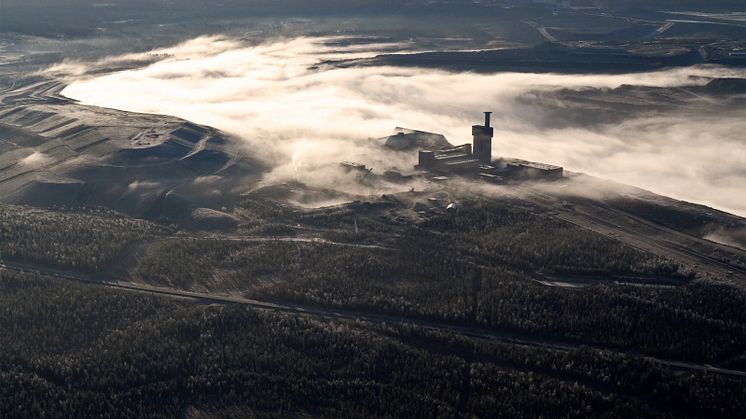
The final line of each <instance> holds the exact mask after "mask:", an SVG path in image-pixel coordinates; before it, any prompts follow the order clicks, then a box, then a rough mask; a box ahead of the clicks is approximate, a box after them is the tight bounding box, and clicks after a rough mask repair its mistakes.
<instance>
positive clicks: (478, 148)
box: [471, 112, 495, 164]
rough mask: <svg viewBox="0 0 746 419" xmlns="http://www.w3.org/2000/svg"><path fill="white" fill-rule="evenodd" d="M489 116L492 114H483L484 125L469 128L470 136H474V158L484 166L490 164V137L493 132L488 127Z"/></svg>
mask: <svg viewBox="0 0 746 419" xmlns="http://www.w3.org/2000/svg"><path fill="white" fill-rule="evenodd" d="M491 115H492V112H485V113H484V125H474V126H473V127H471V134H472V135H473V136H474V147H472V149H473V150H474V157H476V158H477V159H479V161H480V162H482V163H484V164H490V163H492V136H493V134H494V132H495V130H494V129H492V127H490V116H491Z"/></svg>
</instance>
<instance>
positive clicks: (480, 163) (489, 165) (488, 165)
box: [392, 112, 564, 182]
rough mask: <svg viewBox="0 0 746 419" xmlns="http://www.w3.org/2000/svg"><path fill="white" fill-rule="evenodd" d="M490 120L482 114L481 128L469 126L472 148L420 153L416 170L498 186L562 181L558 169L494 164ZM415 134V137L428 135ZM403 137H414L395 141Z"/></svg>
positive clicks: (464, 146) (523, 163) (510, 162)
mask: <svg viewBox="0 0 746 419" xmlns="http://www.w3.org/2000/svg"><path fill="white" fill-rule="evenodd" d="M491 116H492V112H485V113H484V125H474V126H472V128H471V133H472V136H473V141H472V144H462V145H460V146H455V147H453V146H449V147H441V148H438V149H425V150H422V149H421V150H419V161H418V164H417V165H416V166H415V168H416V169H418V170H424V171H427V172H429V173H433V174H437V175H439V177H441V178H442V176H443V175H449V174H457V175H473V176H479V177H481V178H482V179H484V180H488V181H493V182H499V181H501V180H503V179H504V178H511V179H516V178H518V179H544V180H552V179H559V178H562V176H563V173H564V169H563V168H562V167H560V166H554V165H551V164H545V163H537V162H530V161H525V160H517V159H507V158H500V159H497V160H493V159H492V138H493V137H494V128H493V127H492V126H490V120H491ZM413 132H414V131H413ZM417 133H418V135H422V134H429V133H421V132H417ZM406 135H413V134H403V133H402V132H399V133H398V134H397V136H396V137H397V138H401V137H402V136H406ZM429 135H434V134H429ZM392 137H393V136H392Z"/></svg>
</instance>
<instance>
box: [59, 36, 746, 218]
mask: <svg viewBox="0 0 746 419" xmlns="http://www.w3.org/2000/svg"><path fill="white" fill-rule="evenodd" d="M326 41H328V39H318V38H295V39H288V40H280V41H274V42H271V43H262V44H259V45H248V44H246V43H244V42H240V41H238V40H234V39H225V38H220V37H202V38H197V39H194V40H192V41H189V42H186V43H184V44H181V45H177V46H175V47H172V48H167V49H164V50H159V51H155V52H154V53H158V54H168V57H167V58H165V59H161V60H160V61H158V62H155V63H152V64H150V65H148V66H146V67H143V68H139V69H135V70H128V71H122V72H119V73H114V74H110V75H106V76H100V77H94V78H82V77H81V78H79V79H78V80H77V81H75V82H73V83H72V84H71V85H70V86H68V87H67V88H66V89H65V90H64V92H63V94H64V95H66V96H68V97H71V98H74V99H78V100H80V101H82V102H84V103H89V104H93V105H99V106H106V107H111V108H117V109H124V110H129V111H135V112H148V113H162V114H169V115H176V116H179V117H182V118H185V119H189V120H192V121H195V122H197V123H201V124H206V125H211V126H214V127H217V128H220V129H222V130H225V131H227V132H229V133H232V134H234V135H236V136H238V137H240V138H243V139H245V141H246V145H247V149H248V150H249V151H250V152H251V153H252V154H253V155H255V156H256V157H258V158H261V159H263V160H265V161H267V162H270V163H271V165H272V167H273V169H272V170H271V172H270V173H268V174H267V175H266V176H265V182H267V183H271V182H280V181H285V180H302V181H304V182H307V183H310V184H314V185H317V186H331V187H338V188H345V187H346V188H347V189H348V192H354V191H355V189H356V188H359V186H355V185H353V184H350V183H349V176H348V175H346V174H344V173H342V172H341V171H340V170H339V169H338V167H337V165H336V162H338V161H341V160H353V161H358V162H362V163H365V164H368V165H369V166H371V167H374V168H375V169H376V171H377V172H378V173H380V172H383V171H384V170H387V169H389V168H395V167H405V168H408V167H411V166H412V165H413V164H414V163H415V159H416V156H415V155H414V153H405V154H400V153H395V152H390V151H383V150H381V149H380V147H378V145H377V144H376V143H374V142H371V141H370V140H369V139H368V138H369V137H381V136H384V135H387V134H388V133H390V132H391V131H392V130H393V128H394V127H396V126H405V127H411V128H416V129H422V130H428V131H434V132H441V133H444V134H445V135H446V136H447V137H448V138H449V139H450V140H451V142H453V143H456V144H460V143H464V142H468V141H470V126H471V125H472V124H474V123H477V122H479V121H480V120H481V111H483V110H491V111H494V112H495V117H494V120H495V124H494V125H495V127H496V132H495V143H494V151H495V154H496V155H505V156H511V157H518V158H526V159H531V160H538V161H544V162H548V163H554V164H559V165H563V166H565V167H566V168H567V169H569V170H573V171H583V172H587V173H589V174H593V175H597V176H601V177H605V178H609V179H613V180H616V181H618V182H623V183H629V184H633V185H636V186H640V187H643V188H646V189H650V190H652V191H655V192H658V193H661V194H664V195H669V196H673V197H676V198H680V199H686V200H690V201H694V202H701V203H705V204H708V205H713V206H716V207H719V208H722V209H725V210H728V211H732V212H736V213H739V214H741V215H746V200H744V199H743V196H746V186H744V185H746V170H745V169H744V168H745V167H746V140H744V138H743V135H742V133H743V132H746V115H744V113H745V112H741V113H740V115H735V116H734V115H731V116H725V115H712V116H702V117H701V118H699V119H697V118H694V119H693V118H683V117H680V116H676V113H675V112H672V113H670V114H665V115H652V116H649V117H637V118H635V119H630V120H627V121H624V122H622V123H620V124H614V125H609V124H607V125H604V124H598V125H594V126H592V127H583V126H577V127H569V128H568V127H561V128H559V127H552V126H546V125H545V124H543V123H542V120H541V110H540V109H534V108H531V107H527V105H525V104H521V103H519V100H518V99H519V97H520V96H521V95H524V94H527V93H529V92H546V91H553V90H559V89H567V88H570V89H580V88H587V87H595V88H609V89H612V88H616V87H619V86H621V85H623V84H631V85H638V86H688V85H701V84H703V83H705V82H706V78H707V77H713V76H718V77H725V76H742V77H743V76H745V75H746V73H745V72H744V71H742V70H731V69H724V68H717V67H695V68H682V69H674V70H666V71H659V72H651V73H641V74H622V75H558V74H529V73H500V74H492V75H483V74H472V73H457V74H455V73H446V72H442V71H436V70H424V69H411V68H393V67H363V68H336V67H330V66H323V65H322V66H318V63H319V62H320V61H323V60H329V59H339V58H353V57H364V56H369V55H371V54H374V53H375V51H370V48H371V47H370V45H366V46H365V47H364V48H363V47H359V46H357V47H353V48H350V49H348V50H347V51H348V52H345V51H342V50H340V47H338V46H329V44H328V43H327V42H326ZM396 47H397V46H396V45H385V48H387V50H391V49H395V48H396ZM400 47H401V49H406V45H402V46H400ZM127 58H128V59H130V58H132V57H127ZM116 59H117V58H116V57H113V58H110V59H108V60H116ZM78 64H80V63H78ZM80 65H83V64H80ZM58 70H59V69H58ZM555 105H559V106H562V103H556V104H555ZM358 192H360V193H365V192H366V191H365V190H364V189H363V190H360V191H358Z"/></svg>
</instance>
